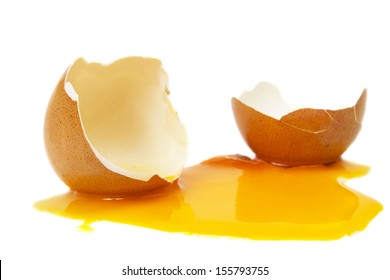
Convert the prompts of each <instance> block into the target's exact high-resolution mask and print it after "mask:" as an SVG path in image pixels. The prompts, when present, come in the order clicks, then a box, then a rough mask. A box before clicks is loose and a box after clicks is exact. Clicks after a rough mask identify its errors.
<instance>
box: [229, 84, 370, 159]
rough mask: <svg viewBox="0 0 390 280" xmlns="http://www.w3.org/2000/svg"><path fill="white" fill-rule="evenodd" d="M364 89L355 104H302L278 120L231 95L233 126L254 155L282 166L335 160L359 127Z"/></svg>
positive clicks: (355, 134) (365, 92)
mask: <svg viewBox="0 0 390 280" xmlns="http://www.w3.org/2000/svg"><path fill="white" fill-rule="evenodd" d="M366 99H367V90H366V89H364V91H363V93H362V94H361V96H360V98H359V100H358V101H357V103H356V105H355V106H353V107H350V108H345V109H340V110H327V109H310V108H304V109H299V110H296V111H293V112H291V113H288V114H286V115H284V116H283V117H281V118H280V120H278V119H275V118H273V117H270V116H268V115H266V114H263V113H261V112H259V111H257V110H255V109H253V108H252V107H250V106H248V105H246V104H244V103H243V102H241V101H240V100H239V99H237V98H232V108H233V113H234V116H235V119H236V123H237V126H238V128H239V130H240V132H241V135H242V136H243V138H244V140H245V141H246V143H247V144H248V146H249V147H250V148H251V149H252V151H253V152H254V153H255V154H256V157H257V158H259V159H262V160H265V161H268V162H271V163H274V164H279V165H285V166H298V165H313V164H326V163H331V162H334V161H337V160H339V158H340V156H341V155H342V154H343V153H344V152H345V151H346V150H347V148H348V147H349V146H350V145H351V143H352V142H353V141H354V140H355V138H356V136H357V135H358V133H359V131H360V129H361V123H362V120H363V116H364V111H365V104H366Z"/></svg>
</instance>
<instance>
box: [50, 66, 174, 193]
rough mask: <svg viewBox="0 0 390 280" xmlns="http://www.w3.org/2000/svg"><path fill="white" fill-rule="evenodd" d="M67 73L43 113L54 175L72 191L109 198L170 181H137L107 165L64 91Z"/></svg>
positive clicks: (142, 191) (138, 191) (142, 190)
mask: <svg viewBox="0 0 390 280" xmlns="http://www.w3.org/2000/svg"><path fill="white" fill-rule="evenodd" d="M65 77H66V73H65V74H64V75H63V77H62V78H61V79H60V81H59V83H58V85H57V86H56V88H55V90H54V93H53V95H52V97H51V99H50V101H49V104H48V108H47V111H46V116H45V126H44V140H45V146H46V151H47V155H48V158H49V161H50V163H51V165H52V166H53V168H54V170H55V171H56V173H57V175H58V176H59V177H60V178H61V179H62V180H63V181H64V182H65V184H66V185H67V186H68V187H69V188H70V189H72V190H74V191H77V192H81V193H89V194H97V195H105V196H110V197H114V196H115V197H116V196H125V195H131V194H135V193H137V194H142V193H147V192H150V191H152V190H155V189H159V188H162V187H164V186H167V185H169V184H170V182H168V181H166V180H164V179H162V178H160V177H159V176H157V175H155V176H153V177H151V178H150V179H149V180H147V181H143V180H137V179H133V178H129V177H126V176H124V175H121V174H118V173H115V172H113V171H111V170H109V169H108V168H106V167H105V166H104V165H103V164H102V163H101V161H100V160H98V159H97V157H96V156H95V154H94V153H93V151H92V149H91V147H90V145H89V143H88V142H87V140H86V138H85V135H84V132H83V129H82V125H81V122H80V116H79V112H78V104H77V101H74V100H72V99H71V98H70V97H69V95H68V94H67V93H66V92H65V88H64V82H65Z"/></svg>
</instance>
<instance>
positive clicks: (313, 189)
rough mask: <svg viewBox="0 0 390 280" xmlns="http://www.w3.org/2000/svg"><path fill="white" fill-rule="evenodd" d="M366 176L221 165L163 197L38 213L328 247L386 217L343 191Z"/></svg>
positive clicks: (53, 206) (349, 166)
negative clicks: (328, 242)
mask: <svg viewBox="0 0 390 280" xmlns="http://www.w3.org/2000/svg"><path fill="white" fill-rule="evenodd" d="M367 172H368V167H365V166H362V165H358V164H354V163H350V162H346V161H340V162H337V163H334V164H332V165H328V166H322V165H317V166H305V167H292V168H285V167H278V166H273V165H270V164H268V163H265V162H262V161H252V160H249V159H246V158H244V157H241V156H232V157H216V158H213V159H210V160H208V161H205V162H203V163H200V164H198V165H195V166H193V167H189V168H186V169H185V170H184V171H183V174H182V176H181V177H180V179H179V181H178V182H175V183H173V184H172V185H170V186H169V187H168V188H166V189H164V190H161V191H160V192H159V193H153V194H149V195H148V196H143V197H132V198H120V199H119V198H116V199H107V198H101V197H91V196H86V195H81V194H76V193H73V192H69V193H66V194H64V195H60V196H56V197H53V198H49V199H47V200H43V201H40V202H37V203H36V204H35V207H36V208H37V209H39V210H41V211H47V212H50V213H53V214H56V215H60V216H64V217H69V218H73V219H80V220H83V221H84V223H83V225H82V226H81V228H82V229H85V230H88V229H90V228H91V227H90V226H91V224H92V223H94V222H97V221H102V220H104V221H110V222H117V223H123V224H129V225H136V226H142V227H147V228H153V229H158V230H162V231H168V232H184V233H189V234H202V235H213V236H229V237H241V238H249V239H273V240H278V239H286V240H289V239H293V240H295V239H298V240H299V239H301V240H329V239H337V238H341V237H343V236H345V235H349V234H352V233H354V232H356V231H360V230H363V229H364V228H365V227H366V226H367V225H368V223H369V222H370V221H371V220H372V219H373V218H374V217H375V216H376V215H377V214H378V213H379V212H380V211H381V210H382V208H383V207H382V205H381V204H380V203H379V202H377V201H376V200H374V199H372V198H370V197H368V196H366V195H364V194H362V193H359V192H357V191H354V190H352V189H349V188H347V187H346V186H344V184H343V182H344V181H346V179H349V178H355V177H360V176H363V175H364V174H366V173H367Z"/></svg>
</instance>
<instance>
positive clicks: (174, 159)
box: [65, 57, 187, 181]
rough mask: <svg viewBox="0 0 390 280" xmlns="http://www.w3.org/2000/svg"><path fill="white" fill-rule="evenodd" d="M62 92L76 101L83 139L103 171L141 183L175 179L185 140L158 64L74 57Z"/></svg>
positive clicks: (132, 59)
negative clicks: (155, 176) (152, 178)
mask: <svg viewBox="0 0 390 280" xmlns="http://www.w3.org/2000/svg"><path fill="white" fill-rule="evenodd" d="M65 90H66V92H67V94H68V95H69V97H70V98H72V99H73V100H75V101H78V110H79V116H80V121H81V124H82V127H83V131H84V134H85V137H86V139H87V141H88V143H89V144H90V146H91V148H92V150H93V152H94V153H95V155H96V157H97V158H98V159H99V160H100V161H101V162H102V163H103V164H104V166H106V167H107V168H108V169H110V170H111V171H113V172H116V173H119V174H122V175H124V176H127V177H130V178H134V179H138V180H143V181H147V180H148V179H150V178H151V177H152V176H154V175H158V176H159V177H161V178H163V179H165V180H167V181H172V180H174V179H176V178H177V177H178V176H179V174H180V172H181V170H182V168H183V166H184V163H185V161H186V158H187V136H186V131H185V128H184V126H183V125H182V123H181V122H180V120H179V118H178V116H177V113H176V112H175V110H174V109H173V107H172V105H171V103H170V101H169V98H168V93H169V92H168V76H167V74H166V72H165V71H164V70H163V69H162V67H161V62H160V61H159V60H157V59H152V58H142V57H128V58H124V59H121V60H118V61H115V62H114V63H112V64H108V65H103V64H100V63H88V62H86V61H85V60H84V59H82V58H80V59H78V60H77V61H76V62H75V63H74V64H73V65H72V66H71V67H70V68H69V70H68V72H67V76H66V80H65Z"/></svg>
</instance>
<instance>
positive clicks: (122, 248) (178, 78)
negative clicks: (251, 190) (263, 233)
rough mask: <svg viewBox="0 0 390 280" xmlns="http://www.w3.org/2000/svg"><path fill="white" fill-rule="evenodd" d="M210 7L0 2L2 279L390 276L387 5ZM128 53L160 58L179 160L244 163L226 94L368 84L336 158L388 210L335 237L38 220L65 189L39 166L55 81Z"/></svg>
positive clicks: (342, 93)
mask: <svg viewBox="0 0 390 280" xmlns="http://www.w3.org/2000/svg"><path fill="white" fill-rule="evenodd" d="M210 2H211V1H207V2H206V1H205V2H204V3H203V2H200V1H194V2H192V3H188V2H187V3H185V1H159V2H157V1H156V2H151V1H142V3H141V1H138V2H134V1H70V0H69V1H64V2H63V3H61V2H59V1H40V0H36V1H2V2H0V28H1V32H0V36H1V44H0V50H1V51H0V77H1V78H0V81H1V89H2V92H1V104H2V106H1V110H0V114H1V118H0V120H1V128H2V131H1V138H0V141H1V162H2V164H1V167H2V168H1V170H2V172H1V179H2V180H1V189H0V192H1V193H0V219H1V223H0V259H1V260H2V276H3V277H4V279H124V278H126V277H124V276H121V270H122V268H125V267H126V266H127V265H129V266H132V267H137V266H147V267H152V268H155V267H161V266H170V267H175V266H177V265H180V266H182V267H186V268H188V267H200V268H206V269H212V268H214V267H216V266H237V265H244V266H269V267H270V270H271V274H270V276H269V277H264V279H368V278H369V279H378V280H381V279H390V271H389V270H388V260H389V259H390V256H389V255H390V254H389V252H390V246H389V245H390V242H389V236H390V217H389V214H388V209H387V207H388V205H389V204H390V197H389V195H390V191H389V186H388V185H389V183H388V182H389V177H388V175H387V174H388V171H387V168H388V166H389V164H388V158H389V157H390V152H389V146H388V145H389V144H388V143H389V140H390V139H389V136H388V135H389V133H388V132H387V130H388V122H389V120H390V117H389V115H388V114H389V109H388V106H389V105H388V104H389V103H387V100H388V97H387V96H388V93H389V90H390V84H389V82H388V80H389V77H390V76H389V74H390V73H389V72H390V68H389V67H390V53H389V50H390V43H389V40H388V38H387V37H388V27H389V26H390V18H389V17H388V14H389V9H388V8H387V7H388V6H387V5H386V4H383V5H382V4H379V2H377V1H365V2H358V1H326V2H323V3H322V4H315V3H317V1H235V2H233V1H220V2H219V1H213V2H212V3H210ZM383 2H384V1H383ZM128 55H143V56H153V57H157V58H159V59H161V60H162V61H163V63H164V65H165V69H166V70H167V72H168V74H169V76H170V91H171V99H172V102H173V103H174V106H175V108H176V109H177V111H178V112H179V114H180V116H181V119H182V121H183V122H184V124H185V125H186V127H187V129H188V134H189V139H190V159H189V162H188V164H187V165H191V164H194V163H197V162H199V161H201V160H204V159H206V158H208V157H211V156H214V155H219V154H229V153H242V154H246V155H252V154H251V153H250V152H249V150H248V148H247V147H246V146H245V144H244V142H243V141H242V140H241V138H240V135H239V133H238V130H237V128H236V127H235V123H234V119H233V116H232V112H231V108H230V98H231V97H232V96H239V95H240V94H241V93H242V92H243V91H245V90H250V89H252V88H253V87H254V86H255V85H256V84H257V83H258V82H259V81H262V80H267V81H270V82H273V83H275V84H276V85H278V86H279V87H280V90H281V91H282V92H283V94H286V95H287V101H288V102H290V101H293V102H298V101H300V102H304V103H305V104H306V103H307V102H309V101H310V102H313V103H319V104H321V105H326V104H328V103H331V102H334V100H335V99H338V100H344V98H345V97H346V96H349V97H350V95H356V96H358V95H359V94H360V93H361V91H362V90H363V88H364V87H367V88H368V104H367V114H366V118H365V121H364V127H363V130H362V132H361V134H360V135H359V137H358V139H357V140H356V141H355V143H354V144H353V146H351V148H350V150H348V152H347V153H346V154H345V158H346V159H349V160H352V161H355V162H358V163H362V164H368V165H370V166H371V167H372V172H371V173H370V174H369V175H368V176H366V177H364V178H361V179H358V180H354V181H352V182H350V184H349V185H350V186H352V187H354V188H356V189H358V190H361V191H362V192H363V193H366V194H368V195H370V196H372V197H374V198H376V199H378V200H379V201H381V202H382V203H383V205H384V206H385V210H384V211H383V212H382V213H380V214H379V216H377V217H376V218H375V219H374V220H373V222H372V223H371V224H370V225H369V226H368V228H367V229H366V230H365V231H363V232H361V233H359V234H357V235H355V236H353V237H348V238H344V239H341V240H338V241H331V242H261V241H260V242H254V241H246V240H231V239H224V238H206V237H196V236H186V235H181V234H168V233H160V232H156V231H152V230H148V229H142V228H133V227H131V226H125V225H118V224H108V223H100V224H98V225H96V226H95V227H96V231H95V232H93V233H83V232H79V231H77V226H78V225H79V223H80V222H79V221H73V220H68V219H65V218H59V217H56V216H52V215H50V214H45V213H40V212H37V211H35V210H34V209H33V207H32V205H33V203H34V202H36V201H38V200H41V199H44V198H47V197H50V196H53V195H57V194H60V193H63V192H65V191H66V190H67V188H66V187H65V186H64V185H63V184H62V182H61V181H60V180H59V179H58V178H57V177H56V175H55V174H54V172H53V171H52V169H51V167H50V165H49V163H48V161H47V159H46V155H45V151H44V146H43V136H42V134H43V133H42V130H43V119H44V114H45V110H46V105H47V103H48V101H49V98H50V95H51V92H52V91H53V89H54V87H55V85H56V83H57V81H58V80H59V79H60V77H61V75H62V74H63V72H64V71H65V70H66V68H67V66H68V65H69V64H71V63H72V62H73V61H74V60H75V59H76V58H78V57H80V56H84V57H86V58H87V59H93V60H100V61H103V62H104V61H110V60H112V59H115V58H119V57H122V56H128ZM356 91H358V92H356ZM289 94H290V95H289ZM184 278H185V277H183V279H184ZM189 278H190V279H213V278H218V277H216V276H214V277H212V276H207V277H189ZM244 278H245V277H239V278H235V279H244ZM139 279H148V278H147V277H139ZM232 279H233V278H232ZM248 279H255V278H254V277H249V278H248Z"/></svg>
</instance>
